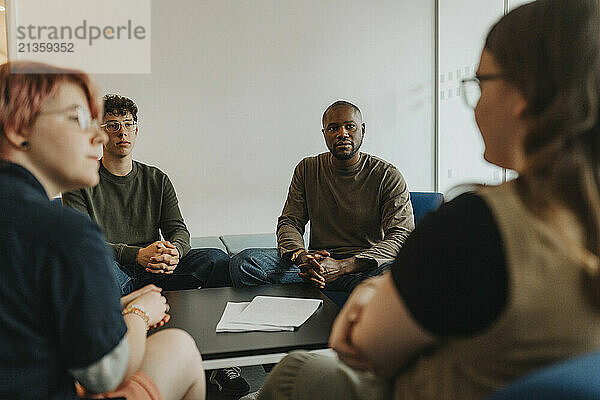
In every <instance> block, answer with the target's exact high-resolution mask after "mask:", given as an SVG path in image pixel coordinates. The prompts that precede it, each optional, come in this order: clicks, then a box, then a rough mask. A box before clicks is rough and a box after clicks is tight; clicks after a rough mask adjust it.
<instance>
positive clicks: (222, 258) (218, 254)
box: [204, 249, 230, 265]
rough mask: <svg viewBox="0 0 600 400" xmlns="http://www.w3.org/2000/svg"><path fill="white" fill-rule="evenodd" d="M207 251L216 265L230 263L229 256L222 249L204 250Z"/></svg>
mask: <svg viewBox="0 0 600 400" xmlns="http://www.w3.org/2000/svg"><path fill="white" fill-rule="evenodd" d="M204 251H205V252H206V255H207V256H208V257H209V258H210V260H211V261H212V262H213V263H214V264H215V265H220V264H225V265H228V264H229V260H230V258H229V256H228V255H227V254H226V253H225V252H224V251H223V250H221V249H206V250H204Z"/></svg>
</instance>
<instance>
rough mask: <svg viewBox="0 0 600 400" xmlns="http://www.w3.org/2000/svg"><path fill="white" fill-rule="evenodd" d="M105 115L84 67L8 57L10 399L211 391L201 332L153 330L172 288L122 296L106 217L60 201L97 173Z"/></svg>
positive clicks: (0, 159)
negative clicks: (101, 221)
mask: <svg viewBox="0 0 600 400" xmlns="http://www.w3.org/2000/svg"><path fill="white" fill-rule="evenodd" d="M101 114H102V105H101V104H100V102H99V97H98V93H97V90H96V87H95V86H94V84H93V83H92V82H91V80H90V78H89V77H88V76H87V75H86V74H84V73H83V72H80V71H75V70H70V69H64V68H57V67H53V66H50V65H46V64H41V63H34V62H22V61H21V62H11V63H6V64H3V65H0V209H1V210H2V213H0V259H1V260H2V261H1V262H0V274H1V275H2V279H0V325H1V326H2V329H1V330H0V343H1V344H0V376H2V379H0V398H18V399H41V398H43V399H76V398H77V392H78V391H79V392H80V393H81V394H84V395H85V396H86V397H90V398H92V397H93V398H114V397H126V398H128V399H181V398H184V399H204V397H205V377H204V371H203V368H202V360H201V357H200V353H199V352H198V349H197V348H196V345H195V343H194V340H193V339H192V338H191V337H190V336H189V335H188V334H187V333H186V332H184V331H182V330H178V329H165V330H163V331H161V332H157V333H156V334H154V335H152V336H150V337H148V338H147V337H146V335H147V331H148V329H150V328H153V327H156V326H160V325H164V323H166V322H168V320H169V315H168V311H169V305H168V304H167V302H166V299H165V297H164V296H162V294H161V289H159V288H157V287H156V286H154V285H148V286H145V287H143V288H141V289H139V290H138V291H136V292H133V293H131V294H130V295H128V296H125V297H122V298H119V288H118V286H117V283H116V281H115V280H114V277H113V276H112V274H111V270H110V268H111V264H112V262H113V261H112V253H111V252H110V249H109V248H108V247H107V246H106V244H105V240H104V238H103V236H102V233H101V231H100V229H99V227H98V226H97V225H96V224H94V223H93V222H92V221H91V220H90V219H89V218H87V217H86V216H84V215H82V214H80V213H78V212H76V211H73V210H70V209H68V208H63V207H56V206H55V205H54V204H52V203H51V202H50V200H49V199H50V198H52V197H54V196H56V195H57V194H58V193H60V192H64V191H67V190H74V189H77V188H81V187H86V186H93V185H96V184H97V183H98V179H99V178H98V156H99V150H100V147H101V146H102V144H103V143H105V142H106V141H107V136H106V134H105V133H104V132H103V131H102V130H100V129H99V127H98V124H97V120H96V119H97V118H98V116H99V115H101ZM76 382H77V384H76ZM76 387H78V388H80V390H76ZM107 392H108V393H107ZM94 393H100V394H94Z"/></svg>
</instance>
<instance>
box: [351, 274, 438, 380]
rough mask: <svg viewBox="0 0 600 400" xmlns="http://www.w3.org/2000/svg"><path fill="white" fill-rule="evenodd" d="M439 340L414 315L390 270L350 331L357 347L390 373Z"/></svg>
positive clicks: (378, 369)
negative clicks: (410, 311) (401, 294)
mask: <svg viewBox="0 0 600 400" xmlns="http://www.w3.org/2000/svg"><path fill="white" fill-rule="evenodd" d="M435 341H436V339H435V338H434V337H433V336H432V335H431V334H429V333H428V332H426V331H425V330H424V329H423V328H421V326H420V325H419V324H418V323H417V322H416V321H415V320H414V318H413V317H412V316H411V315H410V313H409V311H408V309H407V307H406V305H405V304H404V301H403V300H402V298H401V297H400V295H399V293H398V290H397V289H396V286H395V285H394V282H393V280H392V276H391V274H389V273H388V274H385V275H384V276H383V277H382V278H381V282H380V284H379V285H378V286H377V289H376V290H375V291H374V294H373V297H372V298H371V299H370V301H369V302H368V303H367V304H366V305H365V307H364V309H363V310H362V313H361V316H360V318H359V319H358V320H357V322H356V323H355V325H354V328H353V329H352V331H351V334H350V342H351V343H352V344H353V345H354V346H355V348H356V349H357V350H358V351H359V352H360V353H362V354H365V355H366V356H367V358H368V360H369V362H370V363H371V364H372V365H373V367H374V369H375V371H376V372H377V373H379V374H381V375H384V376H387V377H392V376H394V375H395V374H396V373H397V372H398V370H399V369H400V368H401V367H402V366H404V365H405V364H406V362H407V361H409V359H410V358H411V357H413V356H414V355H415V354H417V353H418V352H419V351H421V350H423V349H424V348H425V347H428V346H431V345H432V344H434V343H435Z"/></svg>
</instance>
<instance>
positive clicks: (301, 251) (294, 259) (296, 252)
mask: <svg viewBox="0 0 600 400" xmlns="http://www.w3.org/2000/svg"><path fill="white" fill-rule="evenodd" d="M305 251H306V249H300V250H296V251H295V252H294V254H292V257H291V258H290V260H292V262H295V261H296V259H297V258H298V257H299V256H300V254H302V253H304V252H305Z"/></svg>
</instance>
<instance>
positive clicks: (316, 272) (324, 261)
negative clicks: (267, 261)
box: [295, 250, 355, 289]
mask: <svg viewBox="0 0 600 400" xmlns="http://www.w3.org/2000/svg"><path fill="white" fill-rule="evenodd" d="M295 263H296V265H297V266H298V268H300V272H298V275H300V277H301V278H302V279H303V280H304V281H305V282H310V283H312V284H313V285H315V286H317V287H319V288H320V289H323V288H324V287H325V284H326V283H329V282H333V281H335V280H336V279H337V278H339V277H340V276H342V275H344V274H347V273H350V272H353V271H354V267H355V261H354V257H350V258H345V259H342V260H335V259H333V258H331V257H330V254H329V252H328V251H326V250H316V251H305V252H303V253H301V254H300V255H299V256H298V258H296V260H295Z"/></svg>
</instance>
